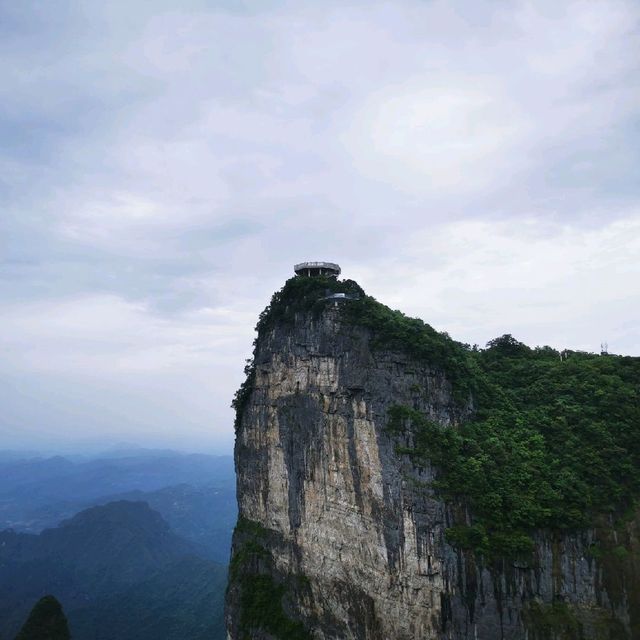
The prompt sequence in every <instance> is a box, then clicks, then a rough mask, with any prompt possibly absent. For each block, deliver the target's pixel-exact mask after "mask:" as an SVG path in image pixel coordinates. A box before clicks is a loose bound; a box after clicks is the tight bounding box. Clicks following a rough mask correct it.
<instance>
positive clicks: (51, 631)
mask: <svg viewBox="0 0 640 640" xmlns="http://www.w3.org/2000/svg"><path fill="white" fill-rule="evenodd" d="M70 638H71V634H70V633H69V626H68V624H67V618H66V616H65V615H64V611H63V610H62V605H61V604H60V603H59V602H58V601H57V600H56V599H55V598H54V597H53V596H44V598H40V600H38V602H36V604H35V606H34V607H33V609H31V613H30V614H29V617H28V618H27V621H26V622H25V623H24V626H23V627H22V629H21V630H20V633H19V634H18V635H17V636H16V640H70Z"/></svg>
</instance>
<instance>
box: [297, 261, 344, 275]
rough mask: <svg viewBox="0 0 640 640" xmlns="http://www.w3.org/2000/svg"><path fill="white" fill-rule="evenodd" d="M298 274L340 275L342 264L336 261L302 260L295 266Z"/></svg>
mask: <svg viewBox="0 0 640 640" xmlns="http://www.w3.org/2000/svg"><path fill="white" fill-rule="evenodd" d="M293 270H294V271H295V272H296V275H297V276H329V277H331V278H337V277H338V276H339V275H340V271H341V270H340V265H338V264H336V263H335V262H301V263H300V264H296V265H295V266H294V267H293Z"/></svg>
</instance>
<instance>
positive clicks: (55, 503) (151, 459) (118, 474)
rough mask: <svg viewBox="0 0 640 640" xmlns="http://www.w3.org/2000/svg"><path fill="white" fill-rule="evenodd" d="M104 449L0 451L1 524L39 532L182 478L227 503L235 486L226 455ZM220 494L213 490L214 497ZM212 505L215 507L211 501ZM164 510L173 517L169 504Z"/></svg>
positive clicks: (165, 486) (176, 483)
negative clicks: (66, 453) (85, 456)
mask: <svg viewBox="0 0 640 640" xmlns="http://www.w3.org/2000/svg"><path fill="white" fill-rule="evenodd" d="M109 455H110V456H112V457H101V458H96V459H92V460H86V461H72V460H69V459H67V458H64V457H61V456H54V457H50V458H28V459H16V457H15V456H16V454H15V453H12V455H11V456H7V457H5V458H3V457H2V456H0V477H1V478H2V483H1V484H0V529H15V530H16V531H25V532H30V533H38V532H39V531H41V530H42V529H43V528H46V527H52V526H55V525H57V524H58V523H59V522H60V521H61V520H62V519H63V518H65V517H70V516H71V515H73V514H74V513H77V512H78V511H80V510H81V509H83V508H86V507H87V506H90V505H92V504H97V503H101V502H104V501H106V500H111V499H112V496H117V495H122V494H130V493H131V492H155V491H158V490H161V489H165V488H167V487H175V486H177V485H183V484H186V485H191V486H193V487H202V486H208V487H212V488H214V490H215V491H218V492H223V493H224V497H223V498H222V500H223V502H224V503H225V504H226V501H227V496H228V494H229V492H233V491H234V490H235V475H234V469H233V459H232V458H231V456H210V455H204V454H183V453H178V452H175V451H168V450H158V451H156V450H147V449H134V450H128V451H120V452H111V453H110V454H109ZM221 495H222V494H221V493H217V494H216V493H214V494H212V497H213V498H214V503H215V502H216V496H221ZM139 497H140V498H141V499H146V497H145V496H142V495H140V496H139ZM149 499H150V500H151V501H153V500H154V498H153V497H150V498H149ZM159 502H162V500H161V499H159ZM224 508H226V507H224ZM212 509H214V511H217V509H216V508H215V507H214V505H213V503H212ZM163 515H164V516H165V517H167V518H168V519H169V520H172V517H171V515H170V511H169V510H164V511H163ZM174 524H175V523H174Z"/></svg>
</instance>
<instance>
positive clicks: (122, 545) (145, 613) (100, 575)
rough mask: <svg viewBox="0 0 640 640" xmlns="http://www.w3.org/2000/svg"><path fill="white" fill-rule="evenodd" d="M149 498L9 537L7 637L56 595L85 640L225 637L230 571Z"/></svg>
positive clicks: (1, 536)
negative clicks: (36, 532)
mask: <svg viewBox="0 0 640 640" xmlns="http://www.w3.org/2000/svg"><path fill="white" fill-rule="evenodd" d="M198 553H199V549H198V547H197V546H196V545H194V544H193V543H190V542H188V541H186V540H184V539H183V538H181V537H179V536H178V535H176V534H175V533H174V532H173V531H171V529H170V527H169V525H168V524H167V522H166V521H165V520H163V518H162V517H161V516H160V514H159V513H157V512H156V511H154V510H152V509H151V508H150V507H149V506H148V504H146V503H144V502H130V501H118V502H111V503H109V504H106V505H104V506H98V507H92V508H90V509H87V510H85V511H82V512H81V513H79V514H77V515H76V516H74V517H73V518H71V519H70V520H67V521H65V522H63V523H62V524H61V525H60V526H59V527H56V528H55V529H47V530H45V531H43V532H42V533H41V534H39V535H32V534H26V533H15V532H12V531H3V532H1V533H0V638H1V639H2V640H13V638H14V636H15V634H16V633H17V631H18V629H19V628H20V626H21V624H22V623H23V622H24V620H25V619H26V617H27V615H28V613H29V611H30V609H31V607H32V606H33V605H34V603H35V602H36V601H37V600H38V599H39V598H40V597H42V596H43V595H45V594H48V593H51V594H53V595H55V596H56V598H57V599H58V600H59V601H60V602H61V603H62V606H63V607H64V610H65V612H66V613H67V617H68V620H69V626H70V629H71V633H72V636H73V637H74V638H76V639H77V640H98V639H103V638H104V640H107V639H112V638H116V637H117V638H118V639H119V640H134V639H135V640H147V639H148V640H162V639H163V638H166V640H172V639H174V638H181V637H184V638H190V639H191V640H198V639H200V638H202V640H204V639H205V638H207V639H209V640H214V639H215V638H223V637H224V628H223V623H222V601H223V594H224V589H225V582H226V568H225V567H224V566H222V565H220V564H217V563H215V562H212V561H210V560H207V559H204V558H202V557H199V556H198Z"/></svg>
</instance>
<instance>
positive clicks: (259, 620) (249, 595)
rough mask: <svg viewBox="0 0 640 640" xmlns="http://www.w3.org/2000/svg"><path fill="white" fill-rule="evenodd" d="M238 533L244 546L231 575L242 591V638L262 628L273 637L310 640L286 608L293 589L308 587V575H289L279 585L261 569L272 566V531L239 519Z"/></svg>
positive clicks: (240, 623)
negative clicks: (268, 540) (269, 547)
mask: <svg viewBox="0 0 640 640" xmlns="http://www.w3.org/2000/svg"><path fill="white" fill-rule="evenodd" d="M236 534H241V538H242V543H241V544H240V546H239V548H238V549H237V550H236V552H235V553H234V554H233V559H232V560H231V565H230V567H229V575H230V578H231V583H230V584H234V585H236V586H237V587H238V588H239V591H240V619H239V627H240V633H241V638H242V640H244V639H245V638H247V639H248V638H250V637H251V631H252V630H253V629H263V630H264V631H267V632H269V634H271V635H272V636H273V637H274V638H282V639H283V640H285V639H286V640H309V638H310V637H311V636H310V635H309V633H308V632H307V631H306V630H305V628H304V626H303V624H302V623H301V622H300V621H298V620H292V619H291V618H290V617H289V616H288V615H287V614H286V613H285V610H284V607H283V602H284V600H285V599H286V598H287V595H288V593H289V590H290V588H292V587H294V586H297V587H298V588H300V587H304V586H305V585H306V584H308V580H307V578H306V576H290V577H289V579H288V581H287V584H278V583H276V582H275V581H274V579H273V577H272V576H271V575H270V572H267V573H263V572H261V569H262V570H264V569H265V568H269V569H270V570H271V569H272V568H273V567H272V558H271V554H270V553H269V551H268V550H267V548H266V547H265V538H266V536H268V535H269V531H268V530H267V529H265V528H264V527H263V526H262V525H261V524H260V523H259V522H254V521H252V520H248V519H247V518H243V517H240V518H238V524H237V525H236Z"/></svg>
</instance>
